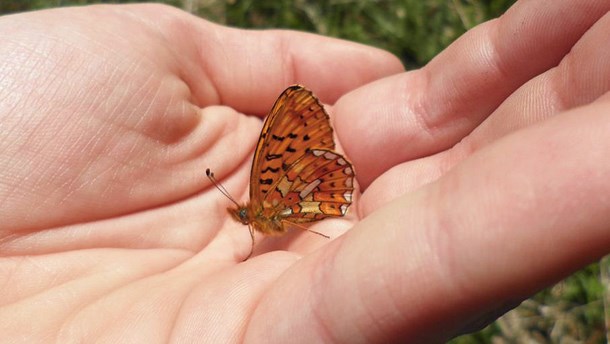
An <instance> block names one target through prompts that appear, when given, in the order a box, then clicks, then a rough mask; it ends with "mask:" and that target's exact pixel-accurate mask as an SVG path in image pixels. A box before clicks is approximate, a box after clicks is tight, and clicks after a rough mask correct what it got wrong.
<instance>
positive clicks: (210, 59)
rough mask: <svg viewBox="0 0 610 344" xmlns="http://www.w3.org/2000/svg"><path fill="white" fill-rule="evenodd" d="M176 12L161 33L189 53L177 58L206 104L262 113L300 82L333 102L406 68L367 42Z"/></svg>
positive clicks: (394, 58) (193, 87)
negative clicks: (253, 26) (226, 23)
mask: <svg viewBox="0 0 610 344" xmlns="http://www.w3.org/2000/svg"><path fill="white" fill-rule="evenodd" d="M174 14H175V15H173V16H171V17H170V18H167V17H168V16H167V15H164V16H163V17H164V18H166V19H165V20H162V21H161V23H165V24H167V25H163V26H162V27H163V33H164V35H166V36H167V40H168V41H169V42H172V43H173V44H175V45H177V48H178V49H177V50H178V51H180V52H182V53H186V54H183V55H182V56H180V57H179V58H180V59H181V60H182V61H181V62H182V63H181V65H182V66H183V67H182V70H183V71H182V76H183V78H184V79H185V81H186V82H187V83H188V84H189V87H190V88H191V89H193V91H194V92H193V94H194V97H195V101H198V102H199V104H200V105H210V104H222V105H228V106H231V107H233V108H235V109H236V110H238V111H240V112H245V113H256V114H259V115H264V114H266V113H267V112H268V111H269V109H270V105H271V104H272V103H273V101H274V100H275V99H276V98H277V96H278V95H279V94H280V93H281V91H283V90H284V89H285V88H286V87H287V86H289V85H291V84H295V83H299V84H303V85H305V86H307V87H309V88H311V89H312V90H314V91H315V93H316V94H317V95H318V96H319V97H320V98H321V100H322V101H324V102H327V103H334V102H335V100H336V99H337V98H338V97H339V96H341V95H342V94H344V93H345V92H347V91H349V90H352V89H354V88H356V87H358V86H361V85H363V84H366V83H368V82H370V81H372V80H375V79H378V78H380V77H384V76H387V75H390V74H394V73H399V72H401V71H403V70H404V69H403V67H402V64H401V63H400V61H399V60H398V58H396V57H395V56H393V55H392V54H390V53H388V52H386V51H383V50H380V49H376V48H373V47H369V46H365V45H362V44H357V43H353V42H348V41H344V40H340V39H335V38H330V37H323V36H319V35H314V34H309V33H304V32H297V31H289V30H258V31H257V30H242V29H235V28H228V27H225V26H221V25H216V24H213V23H210V22H207V21H205V20H202V19H200V18H195V17H190V18H185V17H186V15H185V14H184V13H177V14H176V13H174ZM185 19H190V20H185ZM154 25H158V21H155V22H154Z"/></svg>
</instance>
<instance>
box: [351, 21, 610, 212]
mask: <svg viewBox="0 0 610 344" xmlns="http://www.w3.org/2000/svg"><path fill="white" fill-rule="evenodd" d="M609 31H610V15H608V14H606V15H605V16H603V17H602V18H600V19H599V20H598V21H597V22H596V23H595V24H594V25H593V26H592V27H591V28H590V29H589V30H588V31H587V32H586V33H585V34H584V35H583V36H582V37H581V38H580V40H579V41H578V42H576V44H575V45H574V46H573V47H572V49H571V50H570V52H569V53H568V54H566V56H565V57H564V58H563V59H562V61H561V62H560V63H559V65H558V66H557V67H554V68H551V69H550V70H548V71H546V72H544V73H542V74H540V75H539V76H537V77H535V78H533V79H532V80H530V81H529V82H527V83H526V84H525V85H523V86H522V87H520V88H519V89H518V90H516V91H515V92H514V93H513V94H512V95H510V96H509V97H508V98H507V99H506V101H504V102H503V103H502V104H501V105H500V106H499V107H498V108H497V109H496V110H495V111H494V112H493V114H492V115H491V116H489V117H488V118H487V119H486V120H485V121H484V122H483V123H481V125H480V126H478V127H477V128H476V129H475V130H474V131H473V132H472V133H470V134H469V135H468V136H467V137H465V138H464V139H463V140H462V141H461V142H460V143H459V144H457V145H455V146H454V147H452V149H450V150H447V151H443V152H441V153H438V154H435V155H433V156H428V157H424V158H421V159H416V160H413V161H409V162H406V163H403V164H398V165H396V166H394V167H393V168H392V169H391V170H390V171H388V172H387V173H385V174H384V175H382V176H380V177H379V178H378V179H377V180H375V182H374V183H373V184H372V185H371V186H370V187H369V189H368V190H367V193H365V194H364V195H363V197H362V199H361V201H362V202H361V203H360V204H359V206H360V210H361V211H362V213H363V214H365V215H366V214H368V213H369V212H371V211H373V210H374V209H377V208H378V207H380V206H382V205H383V204H385V203H387V202H388V201H389V200H391V199H394V198H396V197H399V196H400V195H402V194H404V193H405V192H409V191H410V190H414V189H416V188H417V187H419V186H421V185H423V184H425V183H428V182H430V181H432V180H435V179H437V178H438V177H439V176H440V175H442V174H443V173H445V172H446V171H447V170H449V169H450V168H451V167H452V166H453V165H454V164H456V163H457V162H459V161H461V160H462V159H464V158H465V157H466V156H468V155H470V154H472V153H473V152H475V151H477V150H479V149H481V148H482V147H484V146H486V145H488V144H489V143H490V142H492V141H494V140H497V139H498V138H500V137H502V136H504V135H506V134H508V133H510V132H512V131H515V130H518V129H520V128H523V127H525V126H528V125H531V124H533V123H535V122H538V121H541V120H545V119H547V118H549V117H552V116H555V115H556V114H557V113H559V112H561V111H564V110H566V109H571V108H574V107H577V106H581V105H584V104H587V103H589V102H591V101H592V100H594V99H596V98H598V97H599V96H601V95H602V94H604V93H606V92H608V91H609V90H610V78H608V75H610V48H608V47H607V45H605V44H600V42H604V41H606V39H607V35H608V32H609ZM388 185H391V186H392V187H388Z"/></svg>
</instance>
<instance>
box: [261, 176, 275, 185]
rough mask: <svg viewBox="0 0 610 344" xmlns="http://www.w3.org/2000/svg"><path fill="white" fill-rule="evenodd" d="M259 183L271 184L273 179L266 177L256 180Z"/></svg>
mask: <svg viewBox="0 0 610 344" xmlns="http://www.w3.org/2000/svg"><path fill="white" fill-rule="evenodd" d="M258 182H259V183H261V184H265V185H271V183H273V179H271V178H267V179H262V178H261V179H259V180H258Z"/></svg>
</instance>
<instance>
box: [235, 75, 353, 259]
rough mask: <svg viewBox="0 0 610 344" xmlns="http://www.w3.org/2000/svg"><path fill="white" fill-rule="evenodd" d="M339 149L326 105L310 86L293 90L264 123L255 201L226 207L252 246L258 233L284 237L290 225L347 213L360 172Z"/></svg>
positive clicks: (258, 150)
mask: <svg viewBox="0 0 610 344" xmlns="http://www.w3.org/2000/svg"><path fill="white" fill-rule="evenodd" d="M334 149H335V142H334V139H333V130H332V128H331V126H330V118H329V116H328V114H327V113H326V111H325V110H324V107H323V106H322V105H321V104H320V102H319V101H318V99H317V98H316V97H315V96H314V95H313V94H312V92H311V91H309V90H308V89H306V88H305V87H303V86H299V85H294V86H290V87H288V88H287V89H286V90H285V91H284V92H283V93H282V94H281V95H280V96H279V98H278V99H277V100H276V102H275V104H274V105H273V107H272V109H271V111H270V112H269V115H268V116H267V118H266V120H265V123H264V125H263V129H262V131H261V135H260V138H259V141H258V144H257V146H256V151H255V153H254V161H253V163H252V170H251V172H250V201H249V202H247V203H245V204H243V205H237V204H236V207H232V208H228V209H227V210H228V212H229V214H230V215H231V217H232V218H233V219H234V220H236V221H238V222H240V223H242V224H244V225H248V227H249V229H250V235H251V237H252V248H253V247H254V231H258V232H260V233H263V234H265V235H281V234H283V233H285V232H286V231H287V230H288V227H289V226H290V225H291V224H294V225H295V226H297V227H300V226H299V225H298V224H300V223H308V222H312V221H318V220H322V219H324V218H327V217H340V216H343V215H345V213H346V212H347V208H348V207H349V205H350V204H351V202H352V192H353V190H354V185H353V180H354V175H355V174H354V170H353V167H352V165H351V164H350V162H349V161H347V159H345V158H344V157H343V156H342V155H341V154H339V153H337V152H335V151H334ZM309 231H311V230H309ZM311 232H313V231H311ZM314 233H317V232H314ZM317 234H320V235H323V236H326V235H324V234H321V233H317ZM250 254H252V251H250ZM249 256H250V255H248V257H249ZM246 259H247V258H246Z"/></svg>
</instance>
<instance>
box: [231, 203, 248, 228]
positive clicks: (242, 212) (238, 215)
mask: <svg viewBox="0 0 610 344" xmlns="http://www.w3.org/2000/svg"><path fill="white" fill-rule="evenodd" d="M227 211H228V212H229V214H230V215H231V217H232V218H233V219H234V220H235V221H237V222H241V223H242V224H244V225H248V224H250V216H249V214H248V207H247V206H245V205H244V206H242V205H240V206H238V207H237V208H227Z"/></svg>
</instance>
